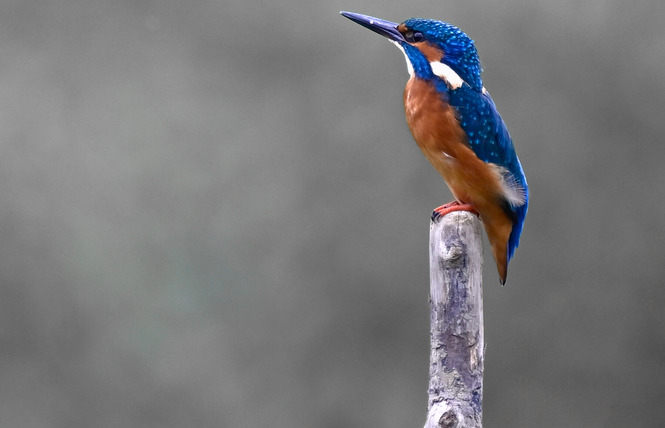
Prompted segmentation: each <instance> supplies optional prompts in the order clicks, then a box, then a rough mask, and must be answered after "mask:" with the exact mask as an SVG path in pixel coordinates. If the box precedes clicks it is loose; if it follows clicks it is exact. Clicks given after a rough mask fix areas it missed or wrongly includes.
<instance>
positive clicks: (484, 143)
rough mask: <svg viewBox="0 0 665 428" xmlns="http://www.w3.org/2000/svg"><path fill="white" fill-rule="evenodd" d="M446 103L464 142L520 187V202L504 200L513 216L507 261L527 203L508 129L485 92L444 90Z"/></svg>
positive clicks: (522, 221)
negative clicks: (455, 115) (464, 139)
mask: <svg viewBox="0 0 665 428" xmlns="http://www.w3.org/2000/svg"><path fill="white" fill-rule="evenodd" d="M447 92H448V102H449V103H450V105H452V106H453V107H455V109H456V110H457V118H458V120H459V122H460V125H461V126H462V129H464V132H466V134H467V136H468V143H469V146H470V147H471V149H472V150H473V151H474V153H475V154H476V156H478V158H479V159H480V160H482V161H484V162H491V163H493V164H496V165H499V166H501V167H503V168H505V170H507V171H508V172H509V173H510V175H512V177H510V178H509V180H513V184H514V185H515V186H516V187H517V188H519V189H523V190H524V203H523V204H512V203H509V202H508V203H507V208H506V209H507V210H509V211H510V213H511V214H512V217H513V219H514V222H515V223H514V225H513V229H512V231H511V233H510V238H509V240H508V260H510V259H511V258H512V257H513V254H514V252H515V248H517V246H518V245H519V241H520V235H521V233H522V228H523V226H524V219H525V218H526V212H527V209H528V205H529V187H528V185H527V182H526V176H525V175H524V170H523V169H522V165H521V164H520V161H519V159H518V158H517V154H516V153H515V148H514V147H513V140H512V139H511V138H510V134H509V133H508V128H507V127H506V124H505V123H504V122H503V119H501V116H500V115H499V112H498V111H497V109H496V106H495V105H494V101H493V100H492V98H491V97H490V95H489V94H488V93H487V92H483V93H481V92H478V91H476V90H474V89H472V88H470V87H469V86H467V85H463V86H462V87H460V88H458V89H455V90H448V91H447Z"/></svg>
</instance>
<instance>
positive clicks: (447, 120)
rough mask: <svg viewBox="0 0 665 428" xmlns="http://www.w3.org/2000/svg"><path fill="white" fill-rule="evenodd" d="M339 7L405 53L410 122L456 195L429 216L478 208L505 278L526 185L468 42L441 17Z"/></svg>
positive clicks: (521, 218)
mask: <svg viewBox="0 0 665 428" xmlns="http://www.w3.org/2000/svg"><path fill="white" fill-rule="evenodd" d="M340 13H341V14H342V16H344V17H346V18H348V19H350V20H351V21H353V22H355V23H357V24H360V25H362V26H363V27H365V28H367V29H369V30H372V31H373V32H375V33H377V34H379V35H381V36H383V37H386V38H387V39H388V40H389V41H390V42H392V43H393V44H394V45H395V46H397V47H398V48H399V49H400V50H401V51H402V53H403V54H404V57H405V58H406V65H407V70H408V72H409V80H408V81H407V83H406V86H405V88H404V111H405V114H406V121H407V124H408V127H409V130H410V131H411V135H412V136H413V139H414V140H415V141H416V143H417V144H418V146H419V147H420V149H421V150H422V152H423V154H424V155H425V157H426V158H427V160H428V161H429V162H430V163H431V164H432V166H433V167H434V168H435V169H436V171H437V172H438V173H439V174H440V175H441V176H442V177H443V179H444V181H445V182H446V184H447V185H448V188H449V189H450V191H451V193H452V194H453V196H454V198H455V200H454V201H453V202H451V203H448V204H445V205H442V206H440V207H438V208H436V209H435V210H434V211H433V213H432V220H435V219H437V218H439V217H441V216H443V215H445V214H447V213H449V212H452V211H457V210H466V211H470V212H473V213H475V214H477V215H478V216H479V217H480V219H481V221H482V224H483V226H484V228H485V232H486V234H487V238H488V241H489V243H490V246H491V247H492V255H493V257H494V261H495V262H496V266H497V271H498V274H499V282H500V283H501V285H504V284H505V283H506V278H507V275H508V263H509V262H510V260H511V259H512V258H513V255H514V253H515V249H516V248H517V247H518V245H519V242H520V236H521V234H522V230H523V227H524V220H525V218H526V214H527V209H528V205H529V187H528V185H527V181H526V176H525V175H524V169H523V168H522V164H521V163H520V161H519V158H518V157H517V154H516V153H515V148H514V145H513V141H512V139H511V137H510V134H509V132H508V128H507V126H506V124H505V123H504V121H503V119H502V118H501V116H500V115H499V112H498V111H497V108H496V105H495V103H494V101H493V99H492V97H491V96H490V94H489V92H488V91H487V90H486V89H485V87H484V86H483V81H482V78H481V73H482V67H481V64H480V58H479V56H478V51H477V49H476V46H475V42H474V41H473V40H472V39H471V38H469V36H468V35H467V34H466V33H464V32H463V31H462V30H460V29H459V28H458V27H456V26H454V25H452V24H450V23H448V22H445V21H438V20H433V19H423V18H411V19H407V20H406V21H404V22H402V23H395V22H391V21H386V20H383V19H380V18H375V17H372V16H369V15H363V14H359V13H354V12H347V11H342V12H340Z"/></svg>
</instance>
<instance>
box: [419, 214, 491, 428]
mask: <svg viewBox="0 0 665 428" xmlns="http://www.w3.org/2000/svg"><path fill="white" fill-rule="evenodd" d="M482 264H483V237H482V230H481V227H480V220H479V219H478V217H477V216H476V215H474V214H472V213H470V212H467V211H454V212H451V213H449V214H446V215H445V216H443V217H442V218H438V219H435V220H434V219H433V220H432V222H431V223H430V323H431V325H430V341H431V342H430V368H429V376H430V379H429V391H428V392H429V400H428V411H427V422H426V423H425V428H471V427H473V428H481V427H482V415H483V407H482V400H483V363H484V360H485V342H484V337H483V293H482Z"/></svg>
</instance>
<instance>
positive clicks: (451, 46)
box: [341, 12, 483, 91]
mask: <svg viewBox="0 0 665 428" xmlns="http://www.w3.org/2000/svg"><path fill="white" fill-rule="evenodd" d="M341 14H342V15H343V16H345V17H346V18H349V19H350V20H352V21H354V22H356V23H358V24H360V25H362V26H363V27H365V28H368V29H370V30H372V31H374V32H375V33H378V34H380V35H382V36H384V37H386V38H388V39H389V40H390V41H391V42H393V43H394V44H395V45H396V46H397V47H399V48H400V49H401V50H402V51H403V52H404V56H405V57H406V62H407V67H408V68H409V74H411V75H412V76H414V75H415V76H416V77H419V78H422V79H432V78H434V77H435V76H438V77H440V78H442V79H443V80H444V81H445V82H446V84H447V85H448V87H449V88H451V89H456V88H458V87H460V86H462V85H463V84H465V83H466V84H467V85H469V86H470V87H471V88H473V89H475V90H477V91H481V90H482V87H483V83H482V80H481V78H480V73H481V71H482V70H481V67H480V59H479V58H478V52H477V51H476V46H475V44H474V43H473V40H471V39H470V38H469V36H467V35H466V34H465V33H464V32H463V31H462V30H460V29H459V28H457V27H455V26H454V25H451V24H449V23H447V22H443V21H435V20H432V19H420V18H411V19H407V20H406V21H404V22H402V23H401V24H398V23H396V22H390V21H386V20H383V19H379V18H374V17H372V16H367V15H362V14H359V13H353V12H341Z"/></svg>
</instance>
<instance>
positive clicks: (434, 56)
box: [413, 42, 443, 62]
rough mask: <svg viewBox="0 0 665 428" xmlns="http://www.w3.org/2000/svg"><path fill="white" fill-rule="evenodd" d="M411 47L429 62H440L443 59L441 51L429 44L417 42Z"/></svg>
mask: <svg viewBox="0 0 665 428" xmlns="http://www.w3.org/2000/svg"><path fill="white" fill-rule="evenodd" d="M413 46H415V47H417V48H418V49H419V50H420V52H422V53H423V55H425V58H427V61H429V62H441V60H442V59H443V51H442V50H441V49H439V47H438V46H436V45H433V44H431V43H429V42H419V43H414V44H413Z"/></svg>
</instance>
